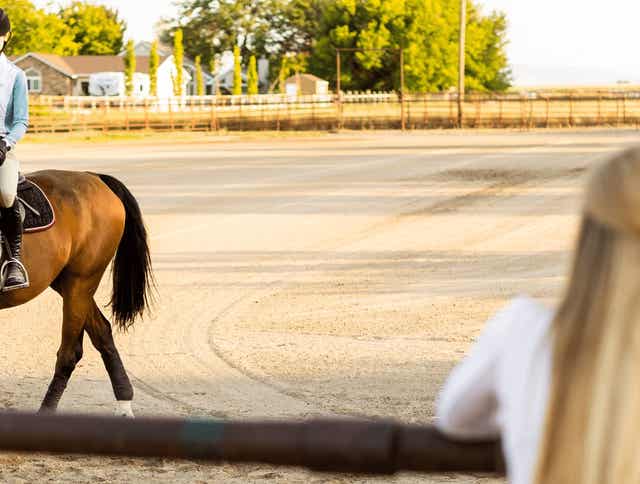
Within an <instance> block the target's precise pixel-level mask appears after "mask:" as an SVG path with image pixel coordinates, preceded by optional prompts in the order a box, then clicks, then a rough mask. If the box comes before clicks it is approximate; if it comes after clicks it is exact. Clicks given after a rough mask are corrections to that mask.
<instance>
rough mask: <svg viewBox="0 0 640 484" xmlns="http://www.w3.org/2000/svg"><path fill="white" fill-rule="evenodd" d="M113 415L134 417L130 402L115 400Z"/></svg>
mask: <svg viewBox="0 0 640 484" xmlns="http://www.w3.org/2000/svg"><path fill="white" fill-rule="evenodd" d="M115 416H116V417H122V418H135V417H136V416H135V415H134V414H133V408H132V407H131V402H130V401H129V402H116V411H115Z"/></svg>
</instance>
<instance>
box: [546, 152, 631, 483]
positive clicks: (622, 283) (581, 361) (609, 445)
mask: <svg viewBox="0 0 640 484" xmlns="http://www.w3.org/2000/svg"><path fill="white" fill-rule="evenodd" d="M552 337H553V372H552V387H551V395H550V400H549V410H548V413H547V420H546V427H545V432H544V436H543V440H542V446H541V449H540V458H539V461H538V469H537V475H536V481H535V482H537V483H538V484H578V483H580V484H607V483H611V484H621V483H628V482H640V458H639V457H640V454H639V453H638V433H639V432H640V148H638V149H632V150H629V151H626V152H624V153H622V154H621V155H618V156H616V157H615V158H613V159H612V160H610V161H608V162H607V163H605V164H603V165H602V166H600V167H599V168H598V169H597V170H596V172H595V173H594V175H593V176H592V178H591V181H590V183H589V186H588V188H587V196H586V206H585V213H584V216H583V220H582V226H581V230H580V236H579V240H578V246H577V250H576V254H575V259H574V263H573V269H572V274H571V278H570V281H569V284H568V288H567V291H566V294H565V297H564V300H563V302H562V303H561V305H560V307H559V310H558V313H557V315H556V317H555V320H554V322H553V327H552Z"/></svg>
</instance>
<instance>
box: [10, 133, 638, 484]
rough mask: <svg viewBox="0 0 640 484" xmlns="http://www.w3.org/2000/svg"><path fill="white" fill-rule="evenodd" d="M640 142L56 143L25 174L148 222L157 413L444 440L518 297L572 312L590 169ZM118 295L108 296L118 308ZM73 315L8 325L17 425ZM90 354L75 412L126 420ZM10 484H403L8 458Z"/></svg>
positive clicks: (352, 138)
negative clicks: (444, 397) (324, 420)
mask: <svg viewBox="0 0 640 484" xmlns="http://www.w3.org/2000/svg"><path fill="white" fill-rule="evenodd" d="M638 139H640V135H639V133H638V132H637V131H583V132H568V131H563V132H537V133H536V132H534V133H519V132H491V133H469V132H466V133H453V132H450V133H444V132H441V133H428V134H425V133H413V134H407V135H402V134H399V133H396V134H391V133H368V134H348V133H347V134H340V135H318V136H315V137H305V138H304V139H299V140H296V139H295V138H282V137H280V138H278V139H273V140H271V139H268V138H264V139H259V138H258V139H253V140H246V139H244V140H234V139H233V138H230V139H210V140H208V141H206V142H200V143H196V142H193V143H188V144H170V143H162V144H158V143H154V142H144V141H136V142H128V143H106V144H92V145H90V146H88V145H71V146H68V145H61V144H59V143H56V144H52V145H46V144H45V145H43V144H38V145H31V146H30V145H25V146H23V148H22V151H21V153H20V156H21V158H22V160H23V168H24V170H25V171H33V170H37V169H41V168H48V167H55V168H63V169H77V170H92V171H98V172H105V173H110V174H112V175H115V176H117V177H119V178H121V179H122V180H123V181H125V182H126V183H127V184H128V186H129V187H130V188H131V189H132V191H133V192H134V194H135V195H136V196H137V197H138V198H139V200H140V202H141V204H142V207H143V209H144V212H145V214H146V220H147V223H148V225H149V229H150V233H151V238H152V249H153V261H154V264H155V271H156V276H157V280H158V286H159V296H158V302H157V305H156V307H155V310H154V313H153V315H152V317H150V318H148V319H147V320H145V321H143V322H140V323H138V324H137V326H136V327H135V329H134V330H133V331H132V332H130V333H129V334H126V335H119V336H118V344H119V348H120V349H121V353H122V355H123V358H124V361H125V365H126V366H127V369H128V370H129V372H130V375H131V377H132V380H133V383H134V386H135V389H136V392H137V393H136V401H135V408H136V411H137V413H138V414H148V415H160V414H162V415H180V416H187V415H188V416H208V417H222V418H236V419H242V418H256V417H309V416H315V415H349V416H382V415H384V416H391V417H395V418H399V419H403V420H406V421H411V422H429V421H430V419H431V418H432V415H433V402H434V398H435V396H436V394H437V391H438V388H439V386H440V385H441V384H442V382H443V379H444V378H445V376H446V375H447V373H448V372H449V371H450V369H451V368H452V366H453V365H454V364H455V363H456V362H457V361H459V360H460V358H461V357H462V356H463V355H464V353H465V351H466V350H467V349H468V348H469V345H470V344H471V343H472V342H473V340H474V338H475V337H476V336H477V335H478V333H479V331H480V330H481V328H482V326H483V323H484V321H485V320H486V318H487V317H488V316H489V315H490V314H491V313H492V312H494V311H495V310H496V309H497V308H499V307H500V306H501V305H502V304H504V303H505V301H507V300H508V299H509V298H511V297H512V296H514V295H516V294H518V293H528V294H531V295H533V296H536V297H538V298H541V299H543V300H544V301H547V302H548V303H550V304H552V303H553V301H554V300H555V298H557V296H558V294H559V291H560V290H561V288H562V284H563V280H564V275H565V271H566V268H567V263H568V256H569V249H570V247H571V245H572V239H573V237H574V233H575V228H576V220H577V218H576V214H577V213H578V210H579V206H580V191H581V186H582V181H583V179H584V176H585V174H586V171H587V169H588V168H589V167H590V166H591V165H592V164H593V163H594V162H597V161H598V160H601V159H603V157H606V156H607V155H608V154H609V153H612V152H615V151H616V150H618V149H620V148H621V147H623V146H625V145H630V144H633V143H636V142H637V140H638ZM109 288H110V284H108V281H106V280H105V281H104V284H103V288H102V289H101V300H102V301H103V302H105V303H106V301H107V299H108V290H109ZM60 306H61V305H60V301H59V300H58V299H57V297H56V296H55V295H53V294H52V293H48V294H46V295H44V296H43V297H41V298H40V299H38V300H37V301H34V302H32V303H31V304H29V305H27V306H24V307H21V308H17V309H15V310H8V311H4V312H2V313H1V314H0V341H3V342H4V343H5V344H4V345H3V347H2V350H1V351H0V405H3V406H4V407H6V408H13V409H22V410H33V409H36V408H37V407H38V405H39V402H40V399H41V397H42V396H43V394H44V391H45V389H46V386H47V384H48V382H49V378H50V376H51V373H52V371H53V366H54V361H55V352H56V349H57V346H58V339H59V332H60ZM85 340H87V339H85ZM86 346H87V347H86V351H85V357H84V359H83V360H82V362H81V363H80V365H79V367H78V369H77V370H76V372H75V374H74V376H73V378H72V381H71V383H70V385H69V389H68V390H67V393H66V394H65V397H64V399H63V403H62V410H64V411H72V412H111V409H112V406H113V401H112V399H113V397H112V395H111V390H110V385H109V383H108V379H107V376H106V373H105V371H104V369H103V367H102V363H101V361H100V358H99V357H98V355H97V353H96V352H95V351H93V349H92V348H90V347H89V343H88V342H87V343H86ZM0 481H2V482H34V481H56V482H106V481H108V482H143V481H154V482H216V481H217V482H221V481H224V482H263V481H272V482H356V481H357V482H382V481H385V480H384V479H378V480H376V479H356V478H353V477H348V476H347V477H336V476H325V475H315V474H307V473H306V472H304V471H301V470H283V469H273V468H268V467H262V466H222V467H213V466H212V467H209V466H203V465H199V464H196V463H189V462H187V463H174V462H168V461H138V460H129V459H115V460H109V459H97V458H84V457H65V458H54V457H46V456H21V455H0ZM395 482H402V483H405V482H430V483H440V482H455V483H487V482H494V481H493V480H491V479H489V478H483V477H481V476H439V477H430V478H426V477H421V476H415V475H403V476H399V477H398V478H397V479H395ZM495 482H499V481H495Z"/></svg>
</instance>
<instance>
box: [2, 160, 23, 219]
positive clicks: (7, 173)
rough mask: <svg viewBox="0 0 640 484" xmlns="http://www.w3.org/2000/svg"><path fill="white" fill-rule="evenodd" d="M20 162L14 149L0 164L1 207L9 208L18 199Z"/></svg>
mask: <svg viewBox="0 0 640 484" xmlns="http://www.w3.org/2000/svg"><path fill="white" fill-rule="evenodd" d="M19 171H20V162H19V161H18V158H16V155H15V153H14V152H13V151H9V153H7V159H6V161H5V162H4V164H3V165H2V166H0V207H2V208H9V207H11V206H13V202H15V201H16V195H17V191H18V172H19Z"/></svg>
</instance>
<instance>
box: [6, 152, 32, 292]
mask: <svg viewBox="0 0 640 484" xmlns="http://www.w3.org/2000/svg"><path fill="white" fill-rule="evenodd" d="M19 171H20V163H19V162H18V159H17V158H16V156H15V154H14V153H13V152H11V151H10V152H9V153H7V159H6V161H5V162H4V164H3V165H2V166H0V211H1V212H2V229H3V231H4V234H5V236H6V237H7V241H8V242H9V248H10V250H11V260H10V262H9V264H8V266H7V273H6V274H7V279H6V281H5V285H4V289H3V290H4V291H12V290H15V289H21V288H23V287H28V286H29V282H28V278H27V274H26V271H25V269H24V266H23V265H22V259H21V253H22V231H23V228H22V216H21V214H20V206H19V204H18V201H17V190H18V172H19Z"/></svg>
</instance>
